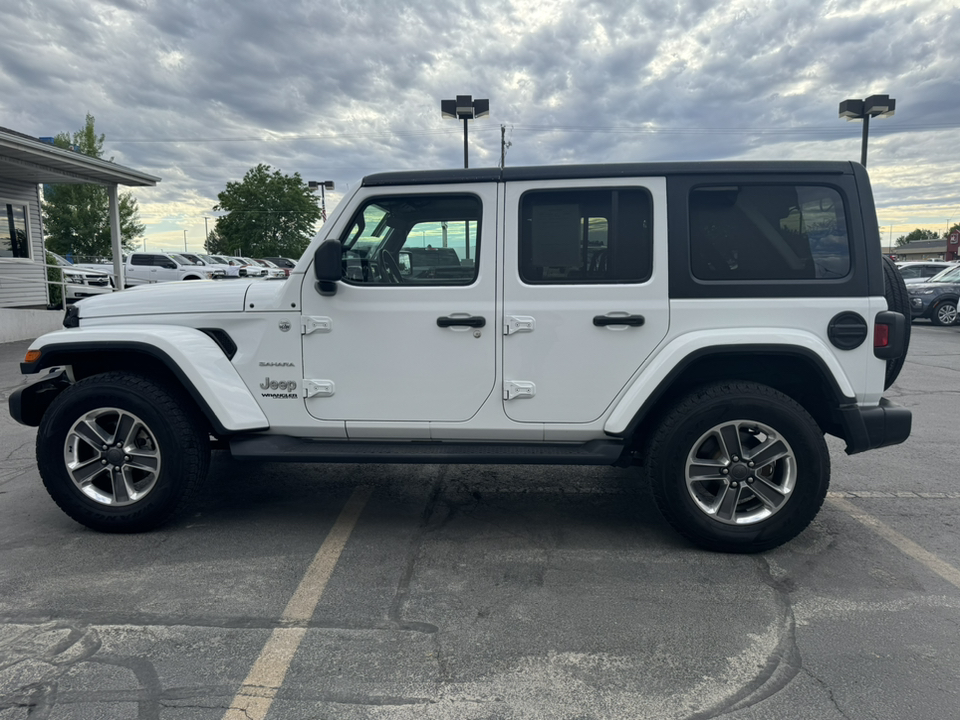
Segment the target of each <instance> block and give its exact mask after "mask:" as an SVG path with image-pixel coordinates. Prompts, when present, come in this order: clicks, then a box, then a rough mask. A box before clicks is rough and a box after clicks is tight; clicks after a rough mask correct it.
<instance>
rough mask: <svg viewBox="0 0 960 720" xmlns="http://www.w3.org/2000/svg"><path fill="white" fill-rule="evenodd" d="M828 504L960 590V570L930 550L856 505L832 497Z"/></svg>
mask: <svg viewBox="0 0 960 720" xmlns="http://www.w3.org/2000/svg"><path fill="white" fill-rule="evenodd" d="M827 502H828V503H830V504H831V505H833V506H835V507H837V508H839V509H840V510H843V511H844V512H845V513H847V515H849V516H850V517H852V518H853V519H854V520H856V521H858V522H860V523H862V524H863V525H866V526H867V527H868V528H870V529H871V530H873V531H874V532H875V533H877V535H879V536H880V537H882V538H883V539H884V540H886V541H887V542H888V543H890V544H891V545H893V546H894V547H896V548H897V549H898V550H900V552H902V553H904V554H905V555H908V556H910V557H912V558H913V559H914V560H916V561H918V562H920V563H922V564H923V565H924V566H925V567H927V569H929V570H932V571H933V572H935V573H936V574H937V575H939V576H940V577H942V578H943V579H944V580H946V581H947V582H949V583H951V584H952V585H954V586H955V587H957V588H960V570H957V569H956V568H955V567H954V566H953V565H951V564H950V563H948V562H945V561H943V560H941V559H940V558H939V557H937V556H936V555H934V554H933V553H932V552H930V551H929V550H924V549H923V548H922V547H920V546H919V545H917V544H916V543H915V542H914V541H913V540H910V539H909V538H906V537H904V536H903V535H901V534H900V533H898V532H897V531H896V530H894V529H893V528H891V527H890V526H889V525H886V524H884V523H883V522H881V521H880V520H878V519H877V518H875V517H874V516H873V515H870V514H869V513H866V512H864V511H863V510H860V509H859V508H858V507H857V506H856V505H854V504H853V503H851V502H849V501H847V500H843V499H841V498H838V497H831V498H828V499H827Z"/></svg>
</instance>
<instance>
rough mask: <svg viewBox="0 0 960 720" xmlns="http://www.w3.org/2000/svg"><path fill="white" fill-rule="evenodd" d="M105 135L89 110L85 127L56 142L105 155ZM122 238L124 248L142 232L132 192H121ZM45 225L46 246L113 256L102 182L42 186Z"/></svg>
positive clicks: (60, 250)
mask: <svg viewBox="0 0 960 720" xmlns="http://www.w3.org/2000/svg"><path fill="white" fill-rule="evenodd" d="M103 138H104V136H103V135H99V136H98V135H97V133H96V130H95V129H94V117H93V115H90V114H89V113H88V114H87V120H86V124H85V125H84V127H83V129H82V130H79V131H78V132H75V133H74V134H73V137H71V136H70V134H69V133H60V134H58V135H57V136H56V138H54V145H56V146H57V147H60V148H64V149H69V148H70V146H71V145H72V146H73V149H74V151H75V152H81V153H83V154H84V155H89V156H91V157H95V158H102V157H103ZM118 200H119V205H120V241H121V243H122V245H123V248H124V249H125V250H133V249H135V248H136V247H137V245H138V244H139V243H138V240H137V239H138V238H139V237H141V236H142V235H143V231H144V226H143V225H142V224H141V223H140V210H139V208H138V207H137V200H136V198H134V197H133V193H129V192H125V193H120V195H119V197H118ZM42 211H43V229H44V232H45V234H46V245H47V248H49V249H50V250H53V251H54V252H57V253H60V254H61V255H66V254H67V253H73V254H74V255H78V256H98V257H111V256H112V255H113V249H112V247H113V245H112V241H111V239H110V201H109V198H108V197H107V189H106V188H105V187H102V186H100V185H87V184H84V185H76V184H55V185H46V186H44V190H43V206H42Z"/></svg>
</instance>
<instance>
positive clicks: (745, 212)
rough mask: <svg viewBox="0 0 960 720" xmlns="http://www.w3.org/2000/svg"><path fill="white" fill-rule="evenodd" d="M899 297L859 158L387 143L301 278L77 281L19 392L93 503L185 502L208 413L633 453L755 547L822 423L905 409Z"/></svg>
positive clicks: (804, 520)
mask: <svg viewBox="0 0 960 720" xmlns="http://www.w3.org/2000/svg"><path fill="white" fill-rule="evenodd" d="M441 259H442V262H441V261H440V260H441ZM909 312H910V311H909V305H908V299H907V295H906V292H905V288H904V286H903V282H902V280H901V279H900V276H899V274H898V273H897V272H896V269H895V268H894V267H893V266H892V264H890V263H886V262H885V261H884V260H883V259H882V256H881V252H880V238H879V235H878V230H877V218H876V212H875V208H874V204H873V198H872V195H871V191H870V184H869V180H868V177H867V174H866V171H865V170H864V169H863V168H862V167H861V166H860V165H857V164H853V163H840V162H765V163H739V162H724V163H685V164H680V163H657V164H624V165H583V166H566V167H531V168H519V167H518V168H506V169H503V170H501V169H470V170H455V171H428V172H398V173H385V174H379V175H372V176H369V177H367V178H365V179H364V181H363V183H362V184H361V185H359V186H358V187H357V189H356V190H355V191H354V192H353V194H352V195H351V196H350V197H348V198H346V199H345V200H344V201H343V202H342V203H341V204H340V206H339V207H338V209H337V212H336V213H335V214H334V215H333V216H332V217H331V218H330V220H329V221H328V222H327V223H326V224H325V225H324V227H323V230H322V232H321V233H320V235H319V236H318V237H317V238H315V239H314V241H313V243H312V244H311V246H310V248H309V249H308V250H307V252H306V253H305V254H304V255H303V258H302V259H301V261H300V262H299V264H298V265H297V267H296V268H295V270H294V271H293V272H292V273H291V275H290V279H289V281H288V282H284V283H259V282H246V281H237V282H232V283H172V284H171V283H167V284H163V285H157V286H153V287H150V288H148V289H146V290H143V291H138V292H135V293H126V292H124V293H118V294H117V295H116V296H102V297H98V298H90V299H88V300H85V301H84V302H83V303H81V304H79V305H78V306H77V307H75V308H71V309H70V310H69V311H68V312H67V317H66V319H65V322H64V324H65V325H66V326H67V328H68V329H65V330H61V331H57V332H54V333H50V334H48V335H44V336H43V337H41V338H39V339H38V340H36V341H35V342H34V343H33V344H32V345H31V346H30V349H29V351H28V353H27V357H26V359H25V362H24V363H23V364H22V366H21V369H22V372H23V373H25V374H28V375H34V376H38V377H37V378H36V380H35V381H34V382H33V383H31V384H29V385H25V386H23V387H22V388H20V389H19V390H18V391H17V392H15V393H14V394H13V395H12V396H11V398H10V411H11V414H12V416H13V417H14V418H15V419H17V420H18V421H20V422H22V423H25V424H27V425H34V426H37V425H38V426H39V432H38V434H37V460H38V464H39V468H40V474H41V477H42V478H43V482H44V484H45V485H46V487H47V489H48V491H49V492H50V494H51V495H52V497H53V499H54V500H55V501H56V502H57V503H58V504H59V505H60V507H61V508H62V509H63V510H64V511H65V512H66V513H67V514H69V515H70V516H71V517H72V518H74V519H75V520H77V521H78V522H81V523H83V524H85V525H87V526H89V527H92V528H96V529H98V530H106V531H139V530H146V529H149V528H152V527H155V526H157V525H159V524H161V523H163V522H165V521H167V520H168V519H170V518H171V517H172V516H173V515H174V514H175V513H176V512H177V511H178V510H181V509H183V508H185V507H186V506H187V505H188V504H189V502H190V497H191V493H192V491H194V490H195V489H196V487H197V486H199V485H200V483H201V481H202V479H203V477H204V475H205V473H206V471H207V467H208V463H209V458H210V448H211V444H212V441H211V437H213V438H216V439H217V440H218V441H219V442H220V443H221V444H225V445H227V446H228V447H229V449H230V452H231V453H232V454H233V455H234V456H236V457H257V458H267V459H271V460H288V461H297V462H324V463H329V462H401V463H542V464H580V465H609V464H614V465H638V466H642V474H643V475H644V476H645V477H646V479H647V480H648V481H649V482H650V483H652V490H653V495H654V497H655V499H656V502H657V504H658V506H659V508H660V510H661V511H662V513H663V514H664V516H665V517H666V518H667V520H668V521H669V522H670V523H671V524H672V525H673V526H674V527H675V528H676V529H677V530H678V531H679V532H680V533H682V534H683V535H685V536H686V537H687V538H689V539H690V540H692V541H693V542H695V543H697V544H699V545H701V546H703V547H706V548H710V549H714V550H720V551H734V552H751V551H758V550H764V549H767V548H771V547H775V546H777V545H779V544H781V543H783V542H785V541H787V540H789V539H790V538H792V537H794V536H795V535H797V533H799V532H800V531H802V530H803V529H804V528H805V527H806V526H807V524H808V523H809V522H810V521H811V519H812V518H813V517H814V516H815V515H816V513H817V511H818V510H819V508H820V506H821V504H822V502H823V499H824V497H825V495H826V492H827V484H828V480H829V475H830V456H829V454H828V451H827V447H826V444H825V442H824V434H825V433H830V434H832V435H836V436H838V437H840V438H842V439H843V440H845V441H846V443H847V452H848V453H857V452H862V451H865V450H870V449H872V448H877V447H881V446H884V445H891V444H894V443H899V442H902V441H903V440H905V439H906V438H907V436H908V435H909V433H910V421H911V418H910V413H909V411H908V410H906V409H904V408H901V407H898V406H897V405H895V404H894V403H891V402H889V401H887V400H886V399H884V398H883V397H882V394H883V391H884V389H885V388H886V387H888V386H889V385H890V384H891V383H892V382H893V380H894V379H895V377H896V374H897V373H898V372H899V369H900V367H901V365H902V363H903V360H904V357H905V354H906V350H907V345H908V341H909V336H908V333H909V323H908V322H907V320H906V318H908V317H909ZM41 371H44V372H43V373H41Z"/></svg>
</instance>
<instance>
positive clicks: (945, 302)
mask: <svg viewBox="0 0 960 720" xmlns="http://www.w3.org/2000/svg"><path fill="white" fill-rule="evenodd" d="M907 292H908V293H910V314H911V316H912V319H914V320H916V319H917V318H929V319H930V322H932V323H933V324H934V325H956V324H957V301H958V300H960V265H958V264H956V263H951V264H950V266H949V267H948V268H947V269H946V270H943V271H942V272H940V273H939V274H937V275H935V276H934V277H932V278H930V279H928V280H927V281H926V282H922V283H914V284H912V285H908V286H907Z"/></svg>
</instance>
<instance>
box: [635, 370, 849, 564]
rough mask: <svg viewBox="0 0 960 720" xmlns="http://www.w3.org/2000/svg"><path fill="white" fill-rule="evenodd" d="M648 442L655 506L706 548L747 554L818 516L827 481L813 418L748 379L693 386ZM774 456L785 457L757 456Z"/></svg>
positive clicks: (826, 464)
mask: <svg viewBox="0 0 960 720" xmlns="http://www.w3.org/2000/svg"><path fill="white" fill-rule="evenodd" d="M721 439H722V441H721ZM763 443H767V444H766V446H764V445H763ZM647 447H648V448H649V449H648V452H647V455H648V457H647V461H646V474H647V477H648V479H649V480H650V482H651V488H652V490H653V495H654V498H655V500H656V503H657V507H659V508H660V512H661V513H662V514H663V516H664V518H666V520H667V522H669V523H670V525H672V526H673V527H674V529H676V530H677V532H679V533H680V534H681V535H683V536H684V537H686V538H688V539H689V540H691V541H692V542H694V543H695V544H697V545H699V546H700V547H702V548H705V549H707V550H714V551H718V552H737V553H752V552H760V551H763V550H769V549H771V548H774V547H777V546H778V545H781V544H783V543H785V542H787V541H788V540H790V539H792V538H794V537H796V536H797V535H798V534H799V533H800V532H802V531H803V529H804V528H806V527H807V525H809V524H810V521H811V520H813V518H814V517H815V516H816V514H817V512H819V510H820V506H821V505H822V504H823V500H824V498H825V497H826V494H827V486H828V485H829V483H830V454H829V452H828V450H827V445H826V443H825V442H824V439H823V433H822V432H821V430H820V428H819V427H818V426H817V423H816V422H815V421H814V419H813V418H812V417H811V416H810V414H809V413H807V411H806V410H804V408H803V407H801V406H800V405H799V404H798V403H797V402H795V401H794V400H792V399H791V398H789V397H787V396H786V395H784V394H783V393H781V392H779V391H777V390H774V389H773V388H771V387H768V386H766V385H761V384H759V383H754V382H747V381H728V382H720V383H713V384H709V385H704V386H703V387H701V388H698V389H696V390H694V391H693V392H691V393H690V394H689V395H687V396H685V397H684V398H682V399H681V400H680V401H679V402H677V403H676V404H675V405H674V406H673V407H672V408H671V409H670V410H669V411H668V412H667V413H666V415H665V416H664V418H663V420H662V422H661V423H660V426H659V427H658V428H657V430H656V431H655V433H654V434H653V437H652V438H651V439H650V441H649V444H648V446H647ZM763 447H766V448H767V449H766V450H763V449H762V448H763ZM725 448H727V450H725ZM777 452H784V453H785V456H784V457H781V458H779V459H777V458H775V457H774V458H773V459H772V460H770V461H769V462H766V463H765V462H764V461H765V460H767V459H768V458H771V457H773V455H774V454H775V453H777ZM734 457H736V458H737V460H733V458H734ZM750 462H755V465H753V466H751V465H749V463H750ZM761 463H763V464H761ZM764 498H766V500H764ZM714 503H716V507H715V508H714V511H713V512H710V510H709V508H710V507H711V506H712V505H713V504H714Z"/></svg>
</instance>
